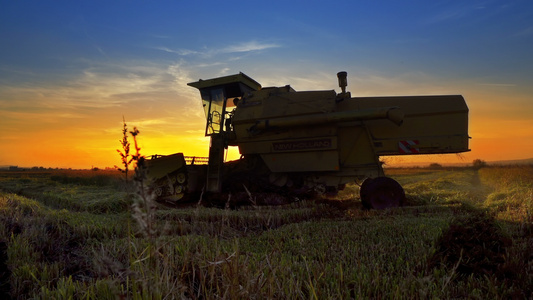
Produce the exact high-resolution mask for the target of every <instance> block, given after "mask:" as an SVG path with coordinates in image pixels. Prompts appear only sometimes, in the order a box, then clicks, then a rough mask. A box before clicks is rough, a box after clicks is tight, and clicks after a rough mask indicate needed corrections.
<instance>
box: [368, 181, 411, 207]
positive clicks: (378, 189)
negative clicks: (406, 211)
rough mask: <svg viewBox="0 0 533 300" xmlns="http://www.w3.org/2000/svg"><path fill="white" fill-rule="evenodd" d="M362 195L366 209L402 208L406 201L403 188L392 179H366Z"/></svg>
mask: <svg viewBox="0 0 533 300" xmlns="http://www.w3.org/2000/svg"><path fill="white" fill-rule="evenodd" d="M360 195H361V202H362V203H363V207H364V208H366V209H386V208H393V207H400V206H402V205H403V203H404V201H405V192H404V190H403V188H402V186H401V185H400V184H399V183H398V182H397V181H396V180H394V179H392V178H390V177H377V178H373V179H372V178H368V179H366V180H365V181H364V182H363V184H362V185H361V190H360Z"/></svg>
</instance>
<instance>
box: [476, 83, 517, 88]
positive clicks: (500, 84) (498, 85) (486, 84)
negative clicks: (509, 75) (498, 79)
mask: <svg viewBox="0 0 533 300" xmlns="http://www.w3.org/2000/svg"><path fill="white" fill-rule="evenodd" d="M477 85H481V86H494V87H512V86H516V84H514V83H478V84H477Z"/></svg>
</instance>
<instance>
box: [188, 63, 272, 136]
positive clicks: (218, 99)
mask: <svg viewBox="0 0 533 300" xmlns="http://www.w3.org/2000/svg"><path fill="white" fill-rule="evenodd" d="M187 85H189V86H192V87H195V88H197V89H199V90H200V95H201V97H202V104H203V107H204V111H205V117H206V120H207V123H206V127H205V135H206V136H211V135H214V134H219V133H222V132H230V131H231V122H229V121H228V120H229V119H230V118H231V115H232V111H233V109H234V108H235V106H236V102H237V101H238V100H239V99H240V98H241V97H242V96H243V95H244V94H245V93H249V92H252V91H258V90H260V89H261V85H260V84H259V83H257V82H256V81H255V80H253V79H252V78H250V77H248V76H246V75H245V74H244V73H239V74H236V75H230V76H225V77H219V78H215V79H209V80H199V81H196V82H191V83H188V84H187Z"/></svg>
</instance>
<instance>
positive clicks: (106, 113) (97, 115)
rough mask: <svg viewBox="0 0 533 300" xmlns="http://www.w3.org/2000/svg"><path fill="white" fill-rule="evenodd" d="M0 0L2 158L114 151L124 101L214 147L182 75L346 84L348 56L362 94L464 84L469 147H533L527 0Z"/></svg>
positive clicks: (78, 159)
mask: <svg viewBox="0 0 533 300" xmlns="http://www.w3.org/2000/svg"><path fill="white" fill-rule="evenodd" d="M0 6H1V8H2V9H0V38H1V40H2V42H1V44H2V46H1V47H0V116H2V120H0V132H1V133H0V142H1V143H2V144H4V145H5V149H7V151H5V152H4V151H3V153H1V154H0V165H5V164H18V165H25V164H30V165H44V166H74V167H84V166H86V167H90V166H89V165H99V166H101V167H103V166H108V165H111V164H112V160H116V158H115V157H113V156H114V155H116V153H115V152H114V149H116V148H117V147H118V142H117V140H118V138H120V125H121V122H122V116H123V115H124V116H125V118H126V121H128V122H129V123H130V124H131V125H132V126H133V125H137V126H139V128H140V129H141V133H142V134H144V136H143V138H144V140H143V141H144V143H145V146H144V148H145V150H146V151H147V152H150V153H155V152H157V153H164V154H168V153H172V152H179V151H184V150H182V149H184V148H185V150H190V151H191V152H202V151H203V153H200V154H206V152H207V150H203V149H205V148H206V145H207V140H206V139H205V138H203V135H202V132H203V122H204V120H203V115H202V113H203V111H202V109H201V106H200V102H199V95H198V92H197V91H196V90H195V89H192V88H190V87H188V86H187V85H186V83H187V82H190V81H196V80H197V79H199V78H203V79H207V78H212V77H217V76H221V75H228V74H233V73H237V72H240V71H242V72H244V73H246V74H247V75H249V76H251V77H253V78H254V79H256V80H257V81H258V82H260V83H261V84H262V85H263V86H269V85H278V86H279V85H286V84H291V85H292V86H293V87H294V88H295V89H296V90H316V89H337V90H338V87H337V81H336V76H335V74H336V72H338V71H347V72H348V84H349V86H348V89H349V90H350V91H351V92H352V95H354V96H359V95H360V96H367V95H409V94H447V93H452V94H462V95H464V96H465V98H466V100H467V103H468V104H469V107H470V110H471V129H470V135H471V136H473V140H472V153H469V154H467V155H466V158H462V159H466V160H470V159H471V158H482V159H486V160H489V161H490V160H499V159H518V158H528V157H532V156H533V155H531V153H533V142H531V140H533V127H532V126H533V119H532V117H531V116H532V114H533V101H532V100H533V99H532V98H533V97H532V96H533V84H532V83H533V56H532V55H531V53H533V2H531V1H391V0H388V1H4V0H1V1H0ZM117 133H118V135H117ZM28 141H33V142H34V143H37V144H39V145H42V146H41V147H40V149H38V151H37V150H28V149H27V148H31V147H28V144H27V143H28ZM87 141H91V142H92V144H91V145H89V144H87ZM490 145H499V146H497V147H496V150H497V151H496V150H493V151H488V150H487V147H488V146H490ZM23 148H24V149H26V150H24V151H17V149H23ZM476 148H477V149H476ZM60 149H69V152H72V158H69V159H65V158H63V159H58V158H57V155H54V154H56V153H58V151H60ZM13 152H17V153H13ZM106 153H107V155H108V156H109V155H110V156H111V158H104V157H106V156H105V155H106ZM186 154H187V153H186ZM191 154H193V153H191ZM426 160H427V159H426Z"/></svg>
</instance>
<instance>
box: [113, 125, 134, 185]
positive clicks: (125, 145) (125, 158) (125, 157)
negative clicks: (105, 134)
mask: <svg viewBox="0 0 533 300" xmlns="http://www.w3.org/2000/svg"><path fill="white" fill-rule="evenodd" d="M122 123H123V127H122V140H118V141H119V143H120V145H121V146H122V150H120V149H117V152H118V154H119V155H120V160H121V162H122V165H123V166H124V169H122V168H119V167H117V166H115V168H117V169H118V170H119V171H120V172H122V173H124V178H125V179H126V181H128V171H129V166H130V164H131V163H132V162H133V160H134V157H132V155H130V142H129V141H128V125H127V124H126V120H125V119H124V116H122Z"/></svg>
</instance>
